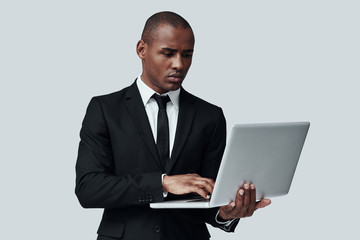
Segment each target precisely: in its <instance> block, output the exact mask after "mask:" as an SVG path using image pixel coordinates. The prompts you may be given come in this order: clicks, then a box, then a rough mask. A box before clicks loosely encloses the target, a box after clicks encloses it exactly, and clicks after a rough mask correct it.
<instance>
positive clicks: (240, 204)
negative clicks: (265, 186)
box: [218, 183, 271, 220]
mask: <svg viewBox="0 0 360 240" xmlns="http://www.w3.org/2000/svg"><path fill="white" fill-rule="evenodd" d="M270 203H271V201H270V199H262V200H261V201H259V202H256V190H255V186H254V184H248V183H245V184H244V185H243V186H242V188H240V189H239V191H238V193H237V195H236V200H235V202H230V204H229V205H227V206H222V207H220V209H219V215H218V216H219V217H221V218H222V219H223V220H230V219H234V218H244V217H250V216H252V215H253V213H254V211H255V210H257V209H259V208H264V207H266V206H268V205H270Z"/></svg>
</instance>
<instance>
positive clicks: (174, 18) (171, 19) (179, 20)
mask: <svg viewBox="0 0 360 240" xmlns="http://www.w3.org/2000/svg"><path fill="white" fill-rule="evenodd" d="M163 24H169V25H171V26H173V27H174V28H177V27H179V26H181V27H183V28H190V29H191V31H192V28H191V26H190V24H189V23H188V22H187V21H186V20H185V19H184V18H183V17H182V16H180V15H179V14H177V13H174V12H169V11H164V12H158V13H155V14H154V15H152V16H151V17H149V18H148V20H147V21H146V23H145V26H144V30H143V32H142V34H141V40H143V41H144V42H148V43H150V42H151V40H152V38H153V36H152V35H153V33H154V31H155V30H156V29H157V28H158V27H159V26H160V25H163Z"/></svg>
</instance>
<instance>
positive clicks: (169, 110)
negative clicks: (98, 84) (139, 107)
mask: <svg viewBox="0 0 360 240" xmlns="http://www.w3.org/2000/svg"><path fill="white" fill-rule="evenodd" d="M136 84H137V87H138V89H139V92H140V96H141V99H142V101H143V103H144V107H145V110H146V114H147V116H148V118H149V123H150V127H151V131H152V133H153V136H154V140H155V142H156V138H157V120H158V111H159V106H158V104H157V103H156V101H155V99H153V98H151V96H152V95H153V94H154V93H156V94H158V93H157V92H155V91H154V90H153V89H152V88H150V87H149V86H148V85H146V84H145V83H144V82H143V81H142V79H141V75H140V76H139V77H138V78H137V80H136ZM162 95H163V96H165V95H168V96H169V98H170V102H168V103H167V105H166V114H167V116H168V119H169V141H170V142H169V148H170V149H169V153H170V157H171V152H172V149H173V146H174V140H175V134H176V126H177V121H178V116H179V96H180V88H179V89H177V90H175V91H169V92H167V93H165V94H162Z"/></svg>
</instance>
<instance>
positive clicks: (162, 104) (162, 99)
mask: <svg viewBox="0 0 360 240" xmlns="http://www.w3.org/2000/svg"><path fill="white" fill-rule="evenodd" d="M152 98H154V99H155V101H156V102H157V104H158V106H159V109H166V104H167V103H168V102H170V98H169V96H168V95H165V96H160V95H158V94H156V93H154V95H152Z"/></svg>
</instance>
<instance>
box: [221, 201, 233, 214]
mask: <svg viewBox="0 0 360 240" xmlns="http://www.w3.org/2000/svg"><path fill="white" fill-rule="evenodd" d="M234 208H235V202H233V201H231V202H230V203H229V204H228V205H225V206H222V207H220V211H224V212H225V213H227V214H228V213H230V212H231V211H232V210H233V209H234Z"/></svg>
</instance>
